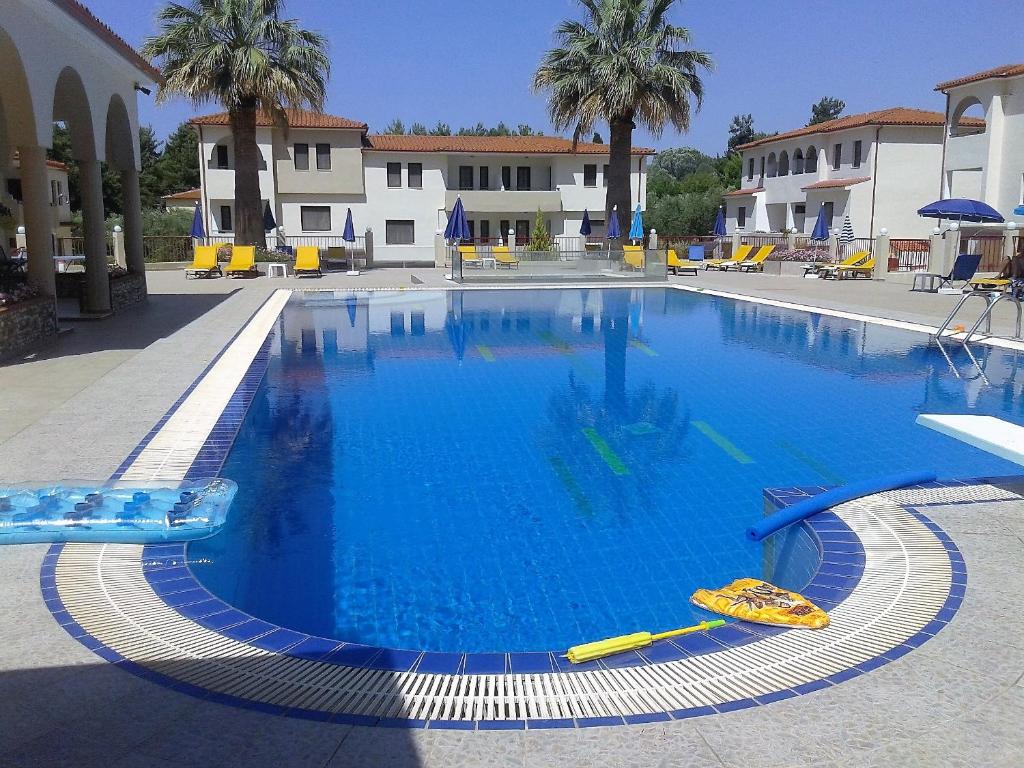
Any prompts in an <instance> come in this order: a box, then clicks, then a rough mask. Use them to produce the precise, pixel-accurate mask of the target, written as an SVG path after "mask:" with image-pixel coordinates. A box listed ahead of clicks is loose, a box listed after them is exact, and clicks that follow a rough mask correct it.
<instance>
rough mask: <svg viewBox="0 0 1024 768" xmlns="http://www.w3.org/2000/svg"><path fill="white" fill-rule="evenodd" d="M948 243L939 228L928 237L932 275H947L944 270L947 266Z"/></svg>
mask: <svg viewBox="0 0 1024 768" xmlns="http://www.w3.org/2000/svg"><path fill="white" fill-rule="evenodd" d="M945 251H946V241H945V240H944V239H943V237H942V232H941V231H940V230H939V228H938V227H936V228H935V229H933V230H932V233H931V235H929V237H928V271H929V272H931V273H932V274H936V275H939V274H942V275H945V274H947V273H946V272H944V271H943V270H942V267H943V265H944V264H945V261H946V259H945Z"/></svg>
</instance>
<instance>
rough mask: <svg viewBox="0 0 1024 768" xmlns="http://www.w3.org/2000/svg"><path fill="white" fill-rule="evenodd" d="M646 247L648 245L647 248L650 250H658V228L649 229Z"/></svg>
mask: <svg viewBox="0 0 1024 768" xmlns="http://www.w3.org/2000/svg"><path fill="white" fill-rule="evenodd" d="M647 247H648V250H651V251H656V250H658V230H656V229H652V230H651V235H650V237H649V238H648V239H647Z"/></svg>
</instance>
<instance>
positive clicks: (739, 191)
mask: <svg viewBox="0 0 1024 768" xmlns="http://www.w3.org/2000/svg"><path fill="white" fill-rule="evenodd" d="M757 192H764V187H750V188H748V189H734V190H733V191H732V192H726V193H725V194H724V195H722V197H746V196H747V195H753V194H756V193H757Z"/></svg>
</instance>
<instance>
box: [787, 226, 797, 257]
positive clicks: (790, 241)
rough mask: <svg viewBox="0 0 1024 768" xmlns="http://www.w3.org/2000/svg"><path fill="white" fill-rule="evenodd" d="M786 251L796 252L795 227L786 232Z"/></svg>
mask: <svg viewBox="0 0 1024 768" xmlns="http://www.w3.org/2000/svg"><path fill="white" fill-rule="evenodd" d="M786 250H787V251H795V250H796V227H793V228H792V229H787V230H786Z"/></svg>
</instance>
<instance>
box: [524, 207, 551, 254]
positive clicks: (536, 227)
mask: <svg viewBox="0 0 1024 768" xmlns="http://www.w3.org/2000/svg"><path fill="white" fill-rule="evenodd" d="M551 246H552V243H551V234H550V233H549V232H548V227H547V224H545V223H544V214H542V213H541V211H540V208H538V209H537V217H536V218H535V219H534V220H533V232H532V233H531V234H530V244H529V245H527V246H526V250H528V251H550V250H551Z"/></svg>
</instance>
